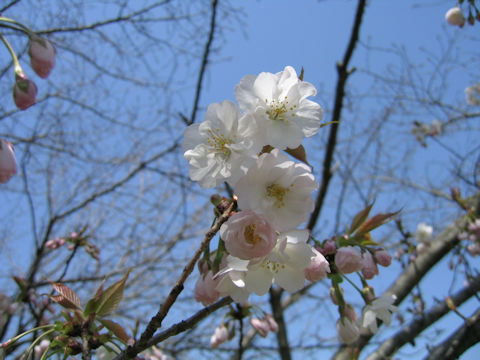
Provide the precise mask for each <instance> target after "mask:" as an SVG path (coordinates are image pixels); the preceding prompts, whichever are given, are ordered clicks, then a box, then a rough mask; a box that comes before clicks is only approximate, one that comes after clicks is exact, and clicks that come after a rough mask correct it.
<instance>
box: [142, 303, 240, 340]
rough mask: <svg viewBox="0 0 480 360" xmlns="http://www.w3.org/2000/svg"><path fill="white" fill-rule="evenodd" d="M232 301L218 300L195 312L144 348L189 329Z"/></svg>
mask: <svg viewBox="0 0 480 360" xmlns="http://www.w3.org/2000/svg"><path fill="white" fill-rule="evenodd" d="M232 301H233V300H232V299H231V298H230V297H224V298H222V299H220V300H218V301H217V302H216V303H214V304H212V305H209V306H207V307H205V308H203V309H202V310H200V311H199V312H197V313H196V314H195V315H192V316H191V317H189V318H188V319H186V320H182V321H180V322H179V323H177V324H175V325H172V326H171V327H170V328H168V329H167V330H165V331H162V332H161V333H159V334H157V335H155V336H154V337H152V338H151V339H150V340H149V341H148V342H147V346H146V348H149V347H150V346H153V345H156V344H158V343H160V342H162V341H164V340H166V339H168V338H169V337H171V336H175V335H178V334H180V333H182V332H184V331H185V330H188V329H191V328H192V327H193V326H195V325H196V324H198V323H199V322H200V321H202V320H203V319H205V318H206V317H207V316H208V315H210V314H212V313H213V312H215V311H217V310H218V309H220V308H222V307H224V306H226V305H228V304H231V303H232Z"/></svg>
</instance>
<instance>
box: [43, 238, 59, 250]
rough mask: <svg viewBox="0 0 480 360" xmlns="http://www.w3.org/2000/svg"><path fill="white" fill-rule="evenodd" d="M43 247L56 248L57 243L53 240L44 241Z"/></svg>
mask: <svg viewBox="0 0 480 360" xmlns="http://www.w3.org/2000/svg"><path fill="white" fill-rule="evenodd" d="M45 247H46V248H48V249H52V250H54V249H56V248H57V247H58V245H57V242H56V241H55V240H52V239H50V240H48V241H47V242H46V243H45Z"/></svg>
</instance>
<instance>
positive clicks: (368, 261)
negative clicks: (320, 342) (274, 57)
mask: <svg viewBox="0 0 480 360" xmlns="http://www.w3.org/2000/svg"><path fill="white" fill-rule="evenodd" d="M315 93H316V90H315V88H314V87H313V85H311V84H310V83H307V82H305V81H303V78H302V79H300V78H299V77H298V76H297V74H296V72H295V70H294V69H293V68H292V67H290V66H287V67H286V68H285V69H284V70H283V71H282V72H280V73H277V74H272V73H261V74H260V75H258V76H245V77H244V78H243V79H241V81H240V83H239V84H238V85H237V86H236V87H235V97H236V99H237V101H238V103H239V107H237V105H235V103H233V102H231V101H228V100H226V101H223V102H222V103H214V104H211V105H210V106H209V107H208V109H207V112H206V115H205V120H204V121H203V122H202V123H200V124H194V125H190V126H189V127H187V129H186V130H185V132H184V141H183V143H182V147H183V150H184V151H185V153H184V156H185V159H186V160H187V161H188V163H189V165H190V169H189V172H190V178H191V179H192V180H194V181H197V182H198V183H199V184H200V186H202V187H204V188H211V187H215V186H217V185H219V184H221V183H222V182H227V183H228V184H229V185H230V186H231V187H233V192H234V194H235V195H234V197H233V200H229V199H227V198H222V197H220V196H219V195H215V196H214V197H212V202H213V203H214V205H215V206H216V211H215V214H216V215H217V216H218V214H220V213H222V212H223V211H225V209H227V208H228V205H230V204H231V202H232V201H236V205H237V206H238V208H236V209H235V212H233V213H232V214H231V215H230V216H229V218H228V220H227V221H226V222H225V223H223V224H222V226H221V227H220V231H219V234H220V240H219V245H218V248H217V249H216V250H214V251H210V249H209V250H208V251H206V252H205V256H204V257H203V259H202V260H201V261H200V262H199V270H200V275H201V276H200V277H199V279H198V281H197V283H196V286H195V292H194V295H195V299H196V300H197V301H198V302H201V303H202V304H203V305H204V306H206V305H208V304H211V303H213V302H214V301H216V300H217V299H218V298H219V297H220V296H230V297H231V298H232V299H233V300H234V301H236V302H237V303H239V304H242V306H247V301H248V298H249V296H250V294H251V293H254V294H256V295H259V296H261V295H265V294H266V293H267V292H268V291H269V289H270V287H271V286H272V285H274V284H275V285H277V286H279V287H281V288H282V289H284V290H286V291H288V292H295V291H297V290H300V289H301V288H302V287H304V285H305V281H306V280H308V281H311V282H314V281H319V280H321V279H324V278H325V277H327V276H328V277H329V278H330V279H331V281H332V284H333V285H332V287H333V288H334V294H333V295H334V296H335V298H336V299H337V300H338V302H337V305H338V306H339V313H340V320H339V323H338V330H339V335H340V337H341V338H342V339H345V338H348V339H352V338H353V337H354V336H353V335H350V336H346V335H342V334H344V332H345V331H347V330H345V329H350V330H351V331H352V333H359V331H360V330H359V329H360V327H358V326H357V325H356V321H357V319H356V314H355V310H354V309H353V308H352V307H351V306H350V305H348V304H347V303H346V302H345V300H344V299H343V293H342V292H341V288H340V287H339V285H338V284H339V283H340V282H341V281H342V279H343V277H344V276H345V274H350V273H353V272H360V273H361V279H362V281H363V285H364V288H366V289H368V288H369V286H368V285H367V284H366V280H367V279H371V278H373V277H374V276H375V275H377V274H378V273H379V271H378V265H381V266H389V265H390V263H391V260H392V258H391V256H390V254H389V253H388V252H387V251H386V250H385V249H383V248H382V247H380V246H379V245H378V244H376V243H375V242H373V240H372V239H371V236H370V234H369V233H370V231H371V230H373V229H375V228H377V227H379V226H380V225H382V224H384V223H385V222H387V221H389V219H391V217H392V216H394V215H395V214H396V213H389V214H378V215H376V216H374V217H372V218H371V219H367V218H368V215H369V212H370V210H371V208H372V206H373V204H372V205H369V206H367V208H365V209H364V210H362V211H361V212H360V213H359V214H357V216H356V217H355V219H354V221H353V223H352V225H351V226H350V228H349V230H348V232H347V234H345V235H342V236H338V237H334V238H332V239H328V240H326V241H324V242H323V243H320V242H318V241H316V240H315V239H313V238H311V236H310V232H309V231H308V230H302V229H299V226H300V225H301V224H302V223H304V222H305V221H306V220H307V219H308V217H309V215H310V213H311V212H312V211H313V209H314V202H313V199H312V193H313V192H314V191H315V190H316V189H317V187H318V184H317V182H316V181H315V178H314V176H313V174H312V172H311V169H310V167H309V166H307V162H306V156H305V150H304V148H303V146H302V140H303V138H304V137H309V136H312V135H314V134H315V133H316V132H317V131H318V130H319V129H320V128H321V127H322V124H321V120H322V117H323V111H322V108H321V107H320V105H318V104H316V103H314V102H312V101H311V100H308V99H307V98H308V97H310V96H313V95H315ZM287 154H288V155H291V157H289V156H287ZM296 160H300V162H298V161H296ZM311 244H313V245H311ZM372 245H373V246H372ZM362 296H364V299H365V301H366V303H367V307H368V308H366V309H367V310H365V314H366V315H365V317H366V319H365V320H364V325H362V326H363V327H365V328H370V329H372V330H376V329H375V328H374V324H373V323H372V318H374V319H375V316H377V317H379V318H381V319H382V320H384V321H385V322H387V323H388V322H389V321H390V318H389V317H387V314H386V313H385V311H389V314H390V313H391V312H392V311H393V310H394V309H395V307H394V306H393V305H392V303H391V302H389V303H388V304H386V305H385V304H384V301H383V300H381V301H380V300H375V296H374V295H373V289H372V290H371V291H369V292H368V294H362ZM381 299H383V298H381ZM247 307H248V306H247ZM348 314H350V316H348ZM251 324H252V326H253V327H254V328H255V330H256V331H257V332H258V333H259V334H260V335H261V336H266V335H267V334H268V333H269V332H270V331H277V330H278V325H277V324H276V323H275V322H274V320H273V318H272V317H271V316H265V317H264V318H262V319H259V318H252V319H251ZM228 326H229V323H227V325H225V324H222V325H221V326H220V327H218V328H217V329H216V330H215V333H214V334H213V336H212V338H211V346H212V347H217V346H219V345H220V344H221V343H223V342H224V341H226V340H227V339H229V338H231V336H232V334H231V330H229V329H228ZM375 326H376V322H375Z"/></svg>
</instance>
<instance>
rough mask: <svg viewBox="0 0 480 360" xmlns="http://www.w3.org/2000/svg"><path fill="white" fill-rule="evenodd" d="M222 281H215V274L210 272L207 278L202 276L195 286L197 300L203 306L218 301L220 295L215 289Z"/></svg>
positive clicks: (218, 279)
mask: <svg viewBox="0 0 480 360" xmlns="http://www.w3.org/2000/svg"><path fill="white" fill-rule="evenodd" d="M219 281H220V278H217V279H215V280H214V279H213V274H212V272H211V271H209V272H208V273H207V274H206V275H205V276H200V278H199V279H198V281H197V284H196V285H195V291H194V296H195V300H197V301H198V302H201V303H202V304H203V306H207V305H210V304H212V303H214V302H215V301H217V299H218V298H219V297H220V293H219V292H218V291H217V290H216V289H215V288H216V287H217V285H218V283H219Z"/></svg>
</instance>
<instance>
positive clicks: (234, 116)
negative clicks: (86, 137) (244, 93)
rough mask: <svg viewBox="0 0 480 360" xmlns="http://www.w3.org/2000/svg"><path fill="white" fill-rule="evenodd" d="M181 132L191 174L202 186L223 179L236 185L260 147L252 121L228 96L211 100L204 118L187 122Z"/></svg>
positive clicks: (213, 183)
mask: <svg viewBox="0 0 480 360" xmlns="http://www.w3.org/2000/svg"><path fill="white" fill-rule="evenodd" d="M183 135H184V140H183V143H182V148H183V150H184V151H185V154H184V156H185V159H186V160H187V161H188V163H189V164H190V178H191V179H192V180H194V181H198V182H199V184H200V186H202V187H204V188H211V187H215V186H217V185H219V184H220V183H222V182H223V181H228V182H229V183H230V184H231V185H235V183H236V181H237V180H238V179H239V178H240V177H241V176H242V175H243V174H244V173H245V172H246V170H247V168H248V166H249V165H250V164H252V163H253V162H255V159H256V158H257V154H258V152H259V151H260V150H261V148H262V145H261V144H259V143H258V141H256V139H257V136H258V130H257V128H256V125H255V122H254V121H252V119H249V118H248V116H243V117H240V113H239V110H238V108H237V106H236V105H235V104H234V103H233V102H231V101H228V100H225V101H223V102H222V103H220V104H219V103H213V104H210V106H209V107H208V109H207V113H206V115H205V121H203V122H202V123H200V124H193V125H190V126H189V127H187V128H186V129H185V132H184V134H183Z"/></svg>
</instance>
